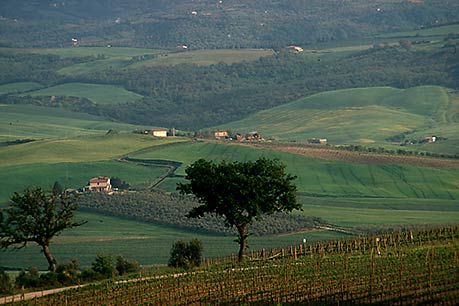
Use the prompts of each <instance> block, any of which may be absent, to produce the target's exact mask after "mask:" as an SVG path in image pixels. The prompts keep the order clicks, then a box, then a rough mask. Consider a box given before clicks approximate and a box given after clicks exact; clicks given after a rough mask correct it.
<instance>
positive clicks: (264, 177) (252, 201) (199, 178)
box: [177, 158, 301, 261]
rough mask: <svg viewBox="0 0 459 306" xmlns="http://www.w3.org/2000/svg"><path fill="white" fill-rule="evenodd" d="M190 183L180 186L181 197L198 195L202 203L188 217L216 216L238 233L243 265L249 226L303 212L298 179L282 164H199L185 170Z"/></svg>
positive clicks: (267, 160)
mask: <svg viewBox="0 0 459 306" xmlns="http://www.w3.org/2000/svg"><path fill="white" fill-rule="evenodd" d="M185 172H186V177H185V178H186V179H187V180H189V183H187V184H183V183H179V184H178V186H177V190H178V191H179V192H180V193H181V194H192V195H194V196H195V197H196V198H197V199H198V201H199V203H200V204H201V205H200V206H198V207H194V208H193V209H192V210H191V211H190V212H189V213H188V214H187V217H189V218H200V217H203V216H204V215H205V214H209V213H210V214H215V215H217V216H220V217H222V218H223V221H224V223H225V225H226V226H227V227H235V228H236V229H237V232H238V239H237V242H238V243H239V246H240V249H239V261H242V259H243V253H244V251H245V249H246V248H247V238H248V235H249V232H248V228H247V227H248V226H249V225H250V224H252V223H253V222H254V221H255V220H260V219H261V218H262V216H263V215H272V214H273V213H275V212H291V211H292V210H294V209H300V208H301V205H300V204H299V203H298V202H297V201H296V186H295V185H294V184H293V183H292V181H293V180H294V179H295V177H294V176H292V175H290V174H287V173H285V165H284V164H282V163H281V162H280V161H279V160H270V159H266V158H260V159H257V160H256V161H247V162H238V161H234V162H226V161H222V162H220V163H213V162H210V161H206V160H204V159H200V160H197V161H196V162H194V163H193V164H191V165H190V166H188V167H187V169H186V170H185Z"/></svg>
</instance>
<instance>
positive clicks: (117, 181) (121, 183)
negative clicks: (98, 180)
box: [110, 176, 129, 189]
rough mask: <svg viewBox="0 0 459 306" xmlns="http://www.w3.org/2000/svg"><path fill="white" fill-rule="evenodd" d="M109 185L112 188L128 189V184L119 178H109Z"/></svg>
mask: <svg viewBox="0 0 459 306" xmlns="http://www.w3.org/2000/svg"><path fill="white" fill-rule="evenodd" d="M110 184H112V188H118V189H128V188H129V184H128V183H127V182H126V181H122V180H121V179H120V178H119V177H116V176H114V177H112V178H110Z"/></svg>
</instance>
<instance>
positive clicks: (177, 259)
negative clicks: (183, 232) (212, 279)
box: [169, 239, 202, 269]
mask: <svg viewBox="0 0 459 306" xmlns="http://www.w3.org/2000/svg"><path fill="white" fill-rule="evenodd" d="M201 254H202V243H201V241H200V240H199V239H193V240H191V241H190V242H189V243H186V242H185V241H183V240H179V241H177V242H176V243H174V245H172V248H171V257H170V258H169V267H176V268H179V267H180V268H185V269H189V268H191V267H199V266H200V265H201Z"/></svg>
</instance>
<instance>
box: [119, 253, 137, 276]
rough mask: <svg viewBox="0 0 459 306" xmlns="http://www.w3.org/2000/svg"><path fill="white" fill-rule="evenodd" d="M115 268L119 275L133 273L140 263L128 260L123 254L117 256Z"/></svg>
mask: <svg viewBox="0 0 459 306" xmlns="http://www.w3.org/2000/svg"><path fill="white" fill-rule="evenodd" d="M115 268H116V270H117V271H118V274H119V275H124V274H126V273H134V272H138V271H139V270H140V265H139V263H138V262H137V261H135V260H129V259H126V258H124V257H123V256H118V257H117V258H116V266H115Z"/></svg>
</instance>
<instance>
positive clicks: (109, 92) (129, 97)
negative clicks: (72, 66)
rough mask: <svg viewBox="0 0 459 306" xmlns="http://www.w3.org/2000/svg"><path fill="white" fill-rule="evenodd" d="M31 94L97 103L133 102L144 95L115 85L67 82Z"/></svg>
mask: <svg viewBox="0 0 459 306" xmlns="http://www.w3.org/2000/svg"><path fill="white" fill-rule="evenodd" d="M28 95H31V96H72V97H84V98H87V99H89V100H91V101H93V102H94V103H96V104H118V103H126V102H133V101H135V100H138V99H141V98H142V96H141V95H139V94H136V93H134V92H132V91H128V90H126V89H124V88H121V87H118V86H114V85H99V84H85V83H66V84H62V85H56V86H53V87H49V88H44V89H40V90H37V91H32V92H30V93H28Z"/></svg>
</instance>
